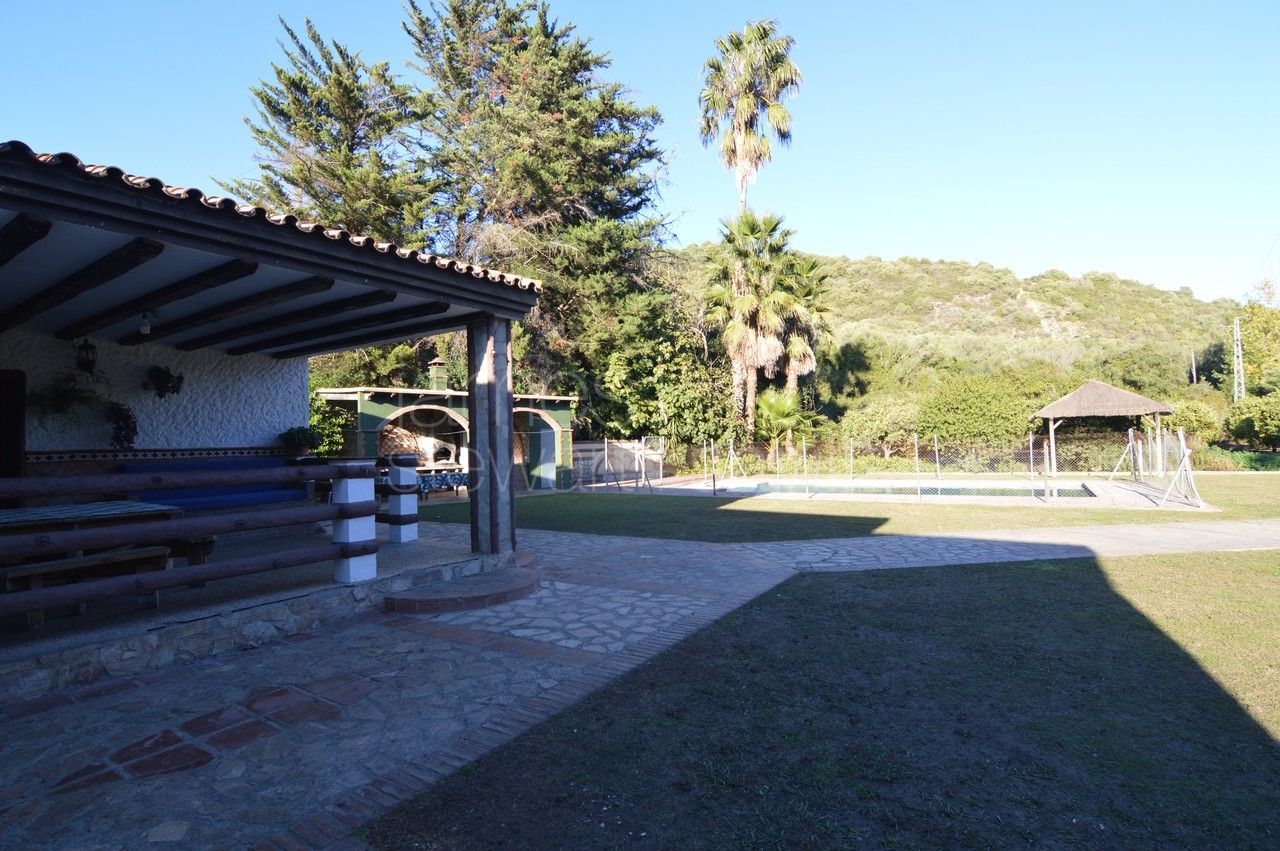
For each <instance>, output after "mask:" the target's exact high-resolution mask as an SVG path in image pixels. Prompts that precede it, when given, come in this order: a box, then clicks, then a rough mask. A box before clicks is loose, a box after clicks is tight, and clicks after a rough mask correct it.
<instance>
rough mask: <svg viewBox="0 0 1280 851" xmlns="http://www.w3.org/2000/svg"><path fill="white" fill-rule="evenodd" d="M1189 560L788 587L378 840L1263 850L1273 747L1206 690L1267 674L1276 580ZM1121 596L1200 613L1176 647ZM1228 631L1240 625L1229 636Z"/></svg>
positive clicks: (415, 806)
mask: <svg viewBox="0 0 1280 851" xmlns="http://www.w3.org/2000/svg"><path fill="white" fill-rule="evenodd" d="M1048 552H1050V551H1049V550H1046V553H1048ZM1052 553H1053V554H1054V555H1058V554H1060V553H1061V549H1060V548H1055V549H1054V550H1052ZM1256 557H1258V558H1265V556H1256ZM1177 558H1182V561H1181V562H1178V561H1177ZM1200 559H1201V561H1200V563H1198V564H1192V563H1191V561H1190V560H1188V559H1186V558H1183V557H1168V558H1166V560H1163V561H1162V560H1161V559H1129V560H1124V561H1117V562H1110V563H1109V565H1108V566H1105V567H1104V565H1102V564H1100V563H1099V562H1098V561H1096V560H1094V559H1092V558H1077V559H1067V560H1061V559H1059V560H1052V561H1040V562H1032V563H1019V564H1006V565H978V566H966V567H949V568H924V569H909V570H879V571H865V572H858V573H835V574H801V575H799V576H797V577H795V578H793V579H791V580H789V581H788V582H786V583H784V584H783V585H781V586H779V587H777V588H775V589H774V590H773V591H771V592H769V593H767V594H765V595H763V596H762V597H759V598H757V599H756V600H755V601H753V602H752V603H750V604H748V605H747V606H746V607H744V608H743V609H740V610H738V611H737V612H735V613H733V614H731V615H730V616H728V617H726V618H724V619H722V620H721V621H719V622H717V623H716V624H714V625H712V626H710V627H708V628H706V629H704V630H702V631H701V632H699V633H697V634H695V635H694V636H692V637H690V638H689V639H687V640H685V641H683V642H681V643H680V644H678V645H677V646H675V647H673V648H672V649H671V650H669V651H668V652H666V653H664V654H663V655H661V656H659V657H657V658H655V659H654V660H652V661H650V662H649V663H647V664H646V665H644V666H642V667H640V668H638V669H636V670H634V671H632V672H631V673H630V674H628V675H627V676H626V677H625V678H623V679H622V680H620V681H618V682H615V683H613V684H612V685H610V686H608V687H606V688H605V689H603V690H602V691H600V692H597V693H595V694H594V695H592V696H590V697H588V698H587V699H586V700H585V701H583V702H582V703H580V704H578V705H577V706H575V707H573V708H571V709H569V710H567V711H565V712H563V713H561V714H560V715H559V716H557V717H555V718H553V719H552V720H551V721H549V722H547V723H545V724H543V725H541V726H540V727H537V728H535V729H534V730H532V731H530V732H529V733H527V734H526V735H524V736H522V737H521V738H519V739H517V740H516V741H514V742H512V743H510V744H508V745H507V746H505V747H504V748H502V749H500V750H498V751H496V752H494V753H492V754H490V755H489V756H487V757H485V758H484V759H482V760H481V761H480V762H479V763H477V764H476V765H474V766H473V767H471V768H469V769H467V770H464V771H463V772H461V773H460V774H458V775H455V776H454V777H452V778H449V779H448V780H446V781H444V782H442V783H441V784H440V785H438V786H436V787H435V788H433V789H432V790H430V791H429V792H427V793H426V794H424V795H423V796H421V797H419V798H417V799H416V800H413V801H411V802H409V803H407V804H405V805H402V806H401V807H399V808H397V809H395V810H393V811H391V812H390V813H389V814H387V815H386V816H384V817H383V818H381V819H380V820H379V821H377V822H375V823H374V824H373V825H372V827H371V829H369V830H368V838H369V839H370V840H371V841H373V842H374V844H375V845H378V846H380V847H405V846H408V845H410V844H412V843H413V842H418V841H425V842H427V843H428V844H430V845H431V847H494V846H522V847H588V846H590V847H601V846H606V847H607V846H616V845H632V844H638V845H641V846H651V847H673V846H679V847H721V846H748V847H762V846H781V847H793V846H808V847H847V846H873V847H876V846H886V845H905V846H908V847H914V846H926V847H938V846H956V845H961V846H976V845H982V846H988V845H1000V846H1005V845H1015V844H1016V845H1023V844H1038V845H1048V846H1051V847H1062V846H1084V847H1099V846H1103V847H1115V846H1125V847H1153V846H1154V847H1276V845H1277V843H1278V842H1280V808H1278V807H1277V806H1276V805H1277V803H1278V802H1280V750H1278V749H1277V746H1276V742H1275V741H1274V740H1273V738H1272V736H1271V735H1270V734H1269V733H1268V732H1267V730H1266V729H1264V728H1263V727H1262V726H1261V725H1260V724H1259V723H1258V722H1257V721H1255V720H1254V719H1253V718H1252V717H1250V715H1249V714H1248V713H1247V712H1246V711H1245V710H1244V709H1243V708H1242V707H1241V706H1240V705H1239V704H1238V703H1237V701H1236V700H1235V699H1234V698H1233V697H1232V696H1231V695H1230V694H1229V693H1228V692H1227V691H1226V690H1224V688H1223V686H1222V685H1220V684H1219V682H1218V680H1217V679H1216V677H1224V678H1226V679H1225V681H1226V682H1228V684H1230V685H1234V686H1236V687H1240V686H1242V685H1244V686H1247V685H1248V680H1249V679H1250V678H1252V677H1266V676H1268V667H1269V668H1270V670H1274V667H1275V664H1276V662H1275V654H1274V650H1273V649H1270V648H1273V645H1272V644H1271V643H1269V642H1270V640H1269V639H1268V637H1267V630H1268V627H1267V626H1266V624H1267V623H1269V621H1267V620H1266V617H1263V618H1261V620H1262V622H1261V623H1258V622H1257V620H1258V619H1257V618H1256V617H1254V616H1255V615H1256V614H1257V612H1256V609H1250V608H1249V604H1250V603H1252V604H1253V605H1254V606H1256V605H1257V601H1258V598H1257V596H1256V595H1257V594H1259V593H1265V594H1268V595H1271V597H1270V598H1271V599H1273V600H1274V599H1280V597H1278V596H1277V595H1278V591H1277V584H1276V581H1275V577H1274V572H1271V573H1267V572H1266V571H1263V572H1262V573H1263V574H1265V575H1264V576H1262V579H1263V580H1265V581H1263V582H1261V584H1260V583H1259V572H1257V571H1252V570H1251V569H1250V568H1249V565H1248V563H1247V556H1244V555H1242V554H1236V555H1234V556H1230V557H1228V556H1223V557H1221V558H1217V557H1208V558H1206V557H1204V556H1201V557H1200ZM1242 559H1244V560H1242ZM1116 582H1121V583H1122V584H1123V586H1124V587H1125V589H1126V593H1127V594H1129V595H1131V596H1134V595H1136V596H1135V599H1137V600H1139V601H1140V602H1141V603H1142V605H1144V606H1147V607H1154V608H1153V611H1156V610H1159V611H1161V612H1163V611H1166V610H1168V611H1175V612H1181V613H1184V614H1185V613H1186V612H1194V613H1196V614H1195V616H1187V617H1182V618H1178V619H1175V620H1176V623H1175V624H1174V626H1173V627H1172V633H1171V634H1166V633H1165V632H1164V631H1162V629H1161V628H1160V626H1158V625H1157V624H1156V623H1155V622H1153V621H1152V620H1150V619H1149V618H1148V617H1146V616H1145V615H1144V614H1143V613H1142V612H1141V611H1139V610H1138V609H1137V608H1135V606H1134V605H1133V604H1132V603H1130V601H1129V600H1128V599H1126V597H1125V596H1122V595H1121V594H1120V593H1119V592H1118V591H1117V590H1116V587H1115V585H1114V583H1116ZM1162 607H1164V608H1162ZM1264 608H1265V606H1264ZM1250 612H1253V614H1252V615H1251V614H1250ZM1264 614H1265V613H1264ZM1233 618H1234V621H1235V622H1236V625H1237V627H1239V626H1240V623H1241V622H1242V621H1245V622H1246V627H1248V626H1252V628H1253V631H1252V632H1250V631H1249V629H1248V628H1246V629H1244V630H1243V631H1242V630H1240V629H1237V630H1236V635H1237V637H1236V638H1234V639H1231V638H1227V637H1224V635H1223V634H1222V633H1221V632H1220V631H1218V627H1220V626H1221V623H1222V621H1223V620H1224V619H1233ZM1250 618H1253V621H1250ZM1161 620H1162V621H1164V622H1166V623H1171V622H1172V621H1170V620H1169V619H1167V618H1164V617H1163V616H1161ZM1233 641H1235V642H1237V643H1238V644H1239V646H1238V647H1237V649H1238V651H1239V655H1241V656H1243V657H1248V656H1249V655H1250V651H1259V652H1257V653H1255V658H1257V659H1261V660H1262V661H1261V662H1259V663H1257V664H1256V666H1255V668H1254V669H1253V670H1247V669H1246V670H1241V669H1238V668H1230V669H1227V670H1215V671H1206V670H1204V669H1203V668H1201V666H1200V665H1199V664H1197V662H1196V660H1195V659H1194V658H1193V657H1192V656H1191V655H1189V654H1188V653H1187V652H1186V651H1185V650H1184V649H1183V645H1191V644H1194V645H1195V646H1197V648H1198V650H1199V651H1200V652H1204V651H1205V650H1208V651H1209V652H1210V655H1214V651H1215V648H1217V649H1220V650H1221V651H1223V653H1224V654H1226V655H1227V656H1229V655H1230V651H1231V649H1232V647H1236V645H1233V644H1232V642H1233ZM1245 645H1248V646H1245ZM1268 659H1269V660H1270V661H1267V660H1268ZM433 843H434V844H433Z"/></svg>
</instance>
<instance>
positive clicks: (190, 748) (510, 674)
mask: <svg viewBox="0 0 1280 851" xmlns="http://www.w3.org/2000/svg"><path fill="white" fill-rule="evenodd" d="M424 534H426V535H430V536H433V537H435V538H438V539H440V540H442V541H447V542H450V543H457V541H454V540H453V539H454V538H459V539H461V536H464V535H465V534H466V529H465V527H459V526H433V527H429V528H425V529H424ZM521 546H522V547H524V548H526V549H528V550H529V551H531V552H535V553H537V554H538V558H539V567H540V569H541V570H542V573H543V581H542V583H541V589H540V590H539V592H538V593H536V594H534V595H533V596H530V597H526V598H524V599H520V600H515V601H512V602H510V603H505V604H502V605H500V606H495V607H492V608H490V609H485V610H479V611H470V612H457V613H452V614H447V615H439V616H435V617H428V616H424V615H391V614H368V615H360V616H355V617H352V618H349V619H347V620H345V621H342V622H339V623H337V624H328V625H323V626H322V627H320V628H319V629H316V630H312V631H311V632H309V633H304V634H301V635H298V636H295V637H294V638H292V639H290V640H288V641H286V642H283V643H276V644H271V645H267V646H264V647H261V648H258V649H255V650H245V651H237V652H232V653H226V654H222V655H219V656H215V657H211V658H208V659H205V660H203V661H200V662H197V663H193V664H190V665H187V666H182V667H176V666H171V667H168V668H164V669H160V670H158V671H156V672H153V673H152V674H149V675H147V676H141V677H137V678H133V679H121V680H106V681H100V682H98V683H94V684H93V685H91V686H88V687H85V688H81V689H79V690H76V691H70V692H65V693H60V694H53V695H48V696H46V697H43V698H39V699H37V700H33V701H27V702H25V703H20V704H11V705H9V706H6V707H2V708H0V712H2V713H3V714H2V715H0V718H3V722H2V723H3V726H2V728H0V729H3V731H4V734H5V735H4V736H3V737H0V818H3V821H2V822H0V845H2V846H4V847H47V848H136V847H139V846H142V845H149V844H150V843H152V842H155V843H170V844H172V845H173V846H174V847H181V848H184V849H185V848H206V847H247V846H254V845H255V843H257V847H261V848H274V849H279V848H285V849H296V848H308V847H327V846H333V847H342V846H344V845H346V846H351V847H358V843H355V842H353V841H352V840H350V839H349V834H350V831H351V830H352V828H353V827H354V826H355V825H358V824H360V823H362V822H363V821H366V820H368V819H369V818H371V817H373V816H375V815H376V814H377V813H379V812H381V811H383V810H385V809H386V808H387V807H389V806H391V805H393V804H395V803H396V802H397V801H399V800H402V799H404V798H405V797H408V796H411V795H413V794H415V793H417V792H419V791H421V790H422V789H424V788H426V787H427V786H429V785H430V784H431V783H433V782H435V781H436V780H437V779H439V778H440V777H442V776H444V775H446V774H448V773H450V772H451V771H453V770H455V769H456V768H457V767H458V766H461V765H463V764H465V763H466V762H468V761H470V760H471V759H474V758H476V757H477V756H479V755H481V754H483V753H484V752H486V751H488V750H490V749H491V748H493V747H496V746H497V745H499V744H501V743H502V742H504V741H506V740H508V739H510V738H512V737H514V736H515V735H518V734H519V733H520V732H522V731H523V730H525V729H527V728H529V727H530V726H532V725H533V724H535V723H537V722H538V721H540V720H542V719H543V718H545V717H547V716H548V715H550V714H553V713H554V712H556V711H558V710H560V709H561V708H563V707H565V706H567V705H569V704H570V703H572V702H574V701H576V700H578V699H580V698H581V697H582V696H584V695H586V694H587V693H589V692H590V691H592V690H594V689H595V688H598V687H599V686H601V685H603V684H605V683H607V682H609V681H610V680H611V679H613V678H615V677H617V676H618V675H620V674H621V673H623V672H625V671H626V670H628V669H629V668H631V667H634V666H635V665H637V664H640V663H642V662H643V661H644V660H646V659H648V658H650V657H651V656H653V655H655V654H656V653H658V652H660V651H661V650H662V649H664V648H665V647H668V646H670V645H671V644H673V643H675V642H676V641H679V640H680V639H682V638H684V637H685V636H687V635H689V634H690V633H691V632H693V631H694V630H696V629H699V628H701V627H702V626H704V625H706V624H709V623H711V622H712V621H714V620H715V619H716V618H718V617H721V616H722V615H724V614H725V613H727V612H729V611H731V610H732V609H734V608H736V607H737V606H740V605H742V604H743V603H745V602H746V601H748V600H750V599H751V598H752V597H754V596H756V595H757V594H760V593H762V592H763V591H765V590H767V589H768V588H771V587H773V586H774V585H775V584H777V583H778V582H781V581H782V580H784V579H786V578H787V577H789V576H791V575H793V574H794V572H795V571H796V570H863V569H870V568H884V567H908V566H928V565H941V564H957V563H976V562H983V561H1020V560H1026V559H1031V558H1048V557H1062V556H1080V555H1093V554H1095V553H1096V554H1101V555H1121V554H1133V553H1136V552H1181V551H1199V550H1206V549H1214V550H1223V549H1239V548H1280V521H1255V522H1249V523H1223V522H1218V523H1215V522H1203V523H1201V522H1196V523H1184V524H1162V525H1159V526H1124V527H1116V526H1112V527H1085V528H1076V529H1051V530H1045V529H1040V530H1026V531H1019V532H991V533H973V534H964V535H954V536H948V537H925V536H896V537H890V536H885V537H877V538H862V539H839V540H824V541H805V542H790V543H772V544H736V545H735V544H706V543H695V542H677V541H662V540H652V539H634V538H621V537H604V536H588V535H567V534H558V533H549V532H535V531H524V532H522V533H521Z"/></svg>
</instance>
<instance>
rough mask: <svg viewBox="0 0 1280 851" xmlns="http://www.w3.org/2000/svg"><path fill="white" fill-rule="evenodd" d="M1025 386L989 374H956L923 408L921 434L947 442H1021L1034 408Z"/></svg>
mask: <svg viewBox="0 0 1280 851" xmlns="http://www.w3.org/2000/svg"><path fill="white" fill-rule="evenodd" d="M1034 410H1035V408H1034V406H1033V405H1031V404H1029V403H1028V402H1027V401H1026V399H1025V398H1024V394H1023V391H1022V389H1021V388H1019V387H1016V386H1015V385H1014V384H1013V383H1012V382H1010V381H1008V380H1005V379H1002V378H999V377H995V376H988V375H964V376H956V377H953V378H951V379H949V380H948V381H947V382H945V383H944V384H943V385H942V386H941V387H940V388H939V389H938V392H937V393H935V394H934V395H933V396H932V397H930V398H929V399H928V401H926V402H925V403H924V404H923V405H921V407H920V433H921V434H923V435H930V436H932V435H935V434H936V435H937V436H938V439H939V440H941V441H943V442H944V443H966V444H977V445H981V446H1012V445H1017V444H1018V442H1019V441H1021V440H1022V438H1023V437H1024V436H1025V435H1026V433H1027V425H1028V424H1027V416H1028V415H1029V414H1030V413H1031V412H1032V411H1034Z"/></svg>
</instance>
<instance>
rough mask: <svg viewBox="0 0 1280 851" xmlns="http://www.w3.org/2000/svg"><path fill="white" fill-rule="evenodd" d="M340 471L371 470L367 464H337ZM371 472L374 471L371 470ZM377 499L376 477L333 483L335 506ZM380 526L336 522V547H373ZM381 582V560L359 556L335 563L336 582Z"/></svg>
mask: <svg viewBox="0 0 1280 851" xmlns="http://www.w3.org/2000/svg"><path fill="white" fill-rule="evenodd" d="M333 464H334V465H335V466H339V467H345V466H352V467H366V468H368V467H369V462H368V461H334V462H333ZM370 469H372V468H370ZM372 499H374V489H373V477H372V476H370V477H369V478H367V479H334V481H333V502H334V504H335V505H343V504H345V503H349V502H369V501H371V500H372ZM377 537H378V533H377V526H376V525H375V522H374V518H373V517H368V516H366V517H352V518H344V519H339V520H334V521H333V541H334V543H336V544H360V543H372V542H374V541H376V540H377ZM377 578H378V556H377V555H376V554H368V555H356V556H349V557H346V558H340V559H338V560H337V561H336V562H335V563H334V568H333V579H334V581H335V582H368V581H369V580H371V579H377Z"/></svg>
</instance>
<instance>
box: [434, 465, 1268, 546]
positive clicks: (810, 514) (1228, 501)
mask: <svg viewBox="0 0 1280 851" xmlns="http://www.w3.org/2000/svg"><path fill="white" fill-rule="evenodd" d="M1197 483H1198V484H1199V487H1200V491H1201V494H1202V495H1203V496H1204V498H1205V500H1206V501H1207V502H1209V503H1210V504H1211V505H1214V506H1216V507H1218V508H1221V509H1222V511H1220V512H1213V513H1203V512H1187V511H1133V510H1129V511H1126V510H1120V509H1107V508H1049V507H1043V508H1011V507H1003V506H987V505H939V504H937V503H930V502H925V503H911V502H862V501H856V502H855V501H841V500H821V501H817V500H813V501H809V500H806V501H800V500H764V499H759V498H753V499H750V500H745V499H737V498H723V499H718V498H714V497H702V496H690V497H681V496H650V495H643V494H640V495H635V494H605V493H567V494H555V495H550V496H532V497H526V498H522V499H521V500H520V501H519V502H518V504H517V507H516V519H517V521H518V523H519V524H520V525H521V526H523V527H525V528H529V529H548V530H552V531H560V532H588V533H594V534H600V535H633V536H638V537H644V538H674V539H678V540H693V541H727V542H746V541H790V540H803V539H811V538H836V537H853V536H859V535H871V534H884V535H887V534H936V533H946V532H955V531H961V530H983V529H1021V528H1026V527H1031V526H1082V525H1089V524H1095V523H1168V522H1179V521H1187V520H1242V519H1252V518H1260V517H1280V474H1269V473H1251V474H1213V473H1205V474H1201V475H1200V476H1199V477H1198V478H1197ZM468 512H469V509H468V506H467V504H466V503H435V504H433V503H427V504H426V505H425V506H423V508H422V509H421V517H422V519H423V520H435V521H443V522H454V523H465V522H466V521H467V517H468Z"/></svg>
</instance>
